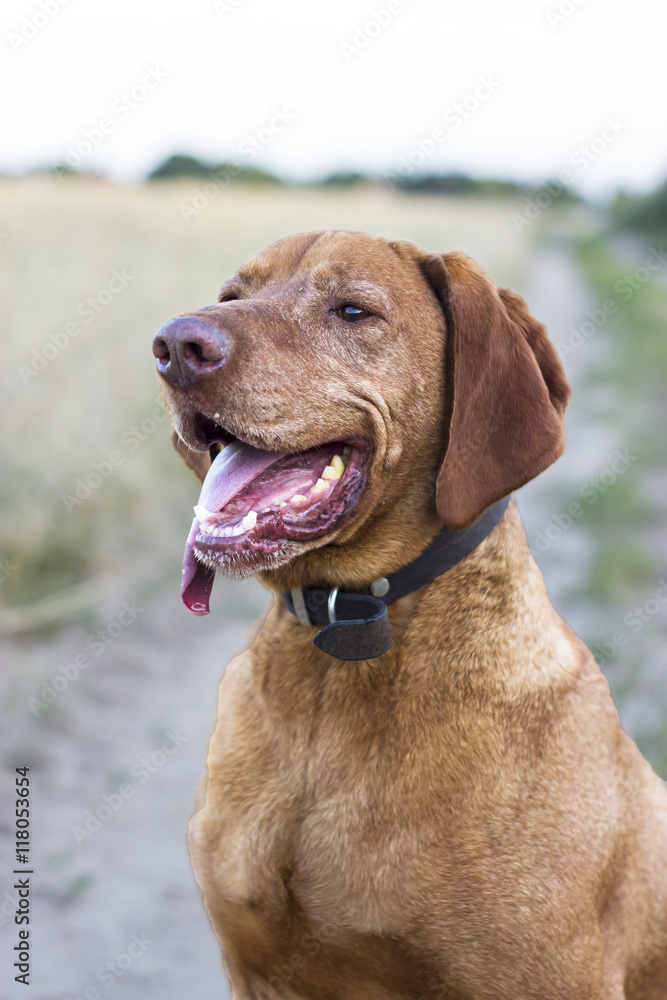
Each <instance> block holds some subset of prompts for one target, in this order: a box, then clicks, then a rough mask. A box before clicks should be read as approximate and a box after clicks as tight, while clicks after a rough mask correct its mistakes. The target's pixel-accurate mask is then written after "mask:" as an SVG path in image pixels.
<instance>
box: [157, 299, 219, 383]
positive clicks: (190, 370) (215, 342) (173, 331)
mask: <svg viewBox="0 0 667 1000" xmlns="http://www.w3.org/2000/svg"><path fill="white" fill-rule="evenodd" d="M231 349H232V341H231V339H230V338H229V337H228V336H227V335H226V334H224V333H223V332H222V331H221V330H219V329H218V328H217V327H214V326H210V325H209V324H208V323H205V322H204V321H203V320H202V319H199V318H198V317H196V316H182V317H180V318H177V319H172V320H170V321H169V322H168V323H165V325H164V326H163V327H162V329H161V330H158V332H157V333H156V335H155V339H154V340H153V354H154V355H155V357H156V358H157V370H158V372H159V374H160V375H161V376H162V378H164V379H166V380H167V382H171V383H172V384H173V385H179V386H181V388H183V389H186V388H187V387H188V386H190V385H193V384H194V383H195V382H197V381H198V380H199V379H200V378H202V377H203V376H204V375H208V374H210V373H211V372H214V371H216V370H217V369H218V368H222V366H223V365H224V364H225V362H226V361H227V358H228V357H229V354H230V352H231Z"/></svg>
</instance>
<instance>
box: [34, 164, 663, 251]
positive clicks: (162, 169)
mask: <svg viewBox="0 0 667 1000" xmlns="http://www.w3.org/2000/svg"><path fill="white" fill-rule="evenodd" d="M47 169H51V172H53V173H56V174H58V175H59V176H66V175H69V174H71V175H77V174H78V173H79V171H78V170H76V169H74V168H73V167H72V166H70V165H68V164H62V165H60V166H57V167H54V168H47ZM38 172H43V171H38ZM177 178H192V179H195V180H199V181H202V182H207V183H211V182H213V183H216V184H218V185H219V186H223V187H224V186H226V185H227V184H229V183H233V182H237V183H241V184H254V185H276V186H277V185H288V186H292V187H323V188H353V187H357V186H362V185H376V186H378V185H379V186H385V187H391V188H397V189H398V190H401V191H406V192H415V193H420V194H452V195H459V196H466V195H470V196H485V197H490V198H493V197H498V198H507V197H510V198H511V197H516V198H518V199H523V200H524V208H525V214H526V217H527V218H528V219H530V218H533V217H534V214H535V213H537V214H538V215H539V214H540V212H541V211H543V210H544V209H546V208H549V207H551V204H552V203H554V202H555V201H558V203H559V204H563V203H566V202H570V203H572V202H582V201H584V198H583V197H582V196H581V195H580V194H578V193H577V192H576V191H575V190H574V189H573V188H571V187H568V186H567V185H566V184H563V182H562V181H560V180H546V181H544V182H543V183H540V184H537V183H528V182H524V181H517V180H510V179H506V178H489V177H473V176H471V175H470V174H465V173H461V172H456V171H450V172H447V171H443V172H437V171H432V172H428V173H427V172H420V170H419V169H418V168H417V167H413V166H412V165H411V164H410V163H408V161H407V160H405V158H403V166H402V168H401V169H399V170H397V171H396V172H395V173H393V174H378V175H373V174H365V173H362V172H360V171H357V170H340V171H336V172H335V173H331V174H327V175H326V176H324V177H320V178H316V179H314V180H310V181H294V180H287V179H286V178H284V177H280V176H278V175H277V174H274V173H271V171H269V170H263V169H262V168H260V167H255V166H249V165H244V164H242V163H238V162H232V161H227V162H223V163H206V162H205V161H204V160H200V159H198V158H197V157H195V156H189V155H187V154H185V153H177V154H175V155H173V156H168V157H167V158H166V159H165V160H163V162H162V163H160V164H159V165H158V166H157V167H156V168H155V169H154V170H152V171H151V172H150V174H148V177H147V178H146V179H147V180H148V181H149V182H153V181H162V180H173V179H177ZM531 212H532V213H533V214H532V215H531ZM609 216H610V219H611V221H612V224H613V225H614V226H616V227H620V228H626V229H632V230H635V231H637V232H642V233H644V234H647V235H650V236H660V235H662V236H663V238H664V236H665V234H666V233H667V181H665V182H664V183H663V184H662V185H661V186H660V187H659V188H657V190H655V191H653V192H651V193H650V194H648V195H634V194H628V193H626V192H620V193H619V194H618V195H617V196H616V197H615V199H614V200H613V201H612V203H611V205H610V206H609Z"/></svg>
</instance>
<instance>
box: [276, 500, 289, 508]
mask: <svg viewBox="0 0 667 1000" xmlns="http://www.w3.org/2000/svg"><path fill="white" fill-rule="evenodd" d="M278 506H279V507H286V506H287V501H286V500H280V501H279V503H278Z"/></svg>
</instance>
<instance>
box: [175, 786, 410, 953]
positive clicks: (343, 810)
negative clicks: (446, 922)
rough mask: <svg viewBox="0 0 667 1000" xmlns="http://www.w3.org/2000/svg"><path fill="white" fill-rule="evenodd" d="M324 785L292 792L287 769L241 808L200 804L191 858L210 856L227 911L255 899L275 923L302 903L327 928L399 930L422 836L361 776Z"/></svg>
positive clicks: (212, 877) (213, 880)
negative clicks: (407, 829) (389, 811)
mask: <svg viewBox="0 0 667 1000" xmlns="http://www.w3.org/2000/svg"><path fill="white" fill-rule="evenodd" d="M324 784H325V786H326V787H325V788H324V789H323V790H321V791H320V793H319V794H317V795H315V794H314V789H313V788H307V789H305V790H303V791H302V792H301V793H296V792H295V790H294V786H293V775H292V776H290V774H289V773H285V774H282V775H279V776H275V777H274V778H273V779H271V780H268V781H267V782H266V784H265V785H263V786H262V785H257V784H255V786H254V790H253V797H252V801H251V802H249V803H248V804H247V805H246V807H245V808H244V809H242V810H239V811H238V812H236V811H235V810H234V809H232V808H228V809H222V810H221V809H220V808H219V807H217V806H215V807H214V808H213V809H211V810H209V809H205V810H203V811H202V813H201V814H199V816H198V817H197V818H196V819H195V820H194V821H193V825H192V835H191V846H192V851H193V856H194V860H195V866H196V867H200V865H199V864H198V858H201V859H202V861H203V858H204V854H206V855H207V858H206V861H205V862H204V864H203V865H202V867H204V868H205V869H206V875H205V879H206V881H208V882H209V883H210V888H211V890H212V891H213V892H214V893H215V895H216V898H217V899H218V900H220V901H226V903H227V904H228V905H229V907H230V911H231V910H234V909H236V908H237V907H239V906H240V907H244V908H245V907H249V908H250V909H252V910H254V911H256V912H259V911H263V912H265V913H266V916H267V919H270V920H274V919H275V920H278V921H280V919H282V918H283V917H284V916H286V915H287V912H288V911H289V912H290V913H293V912H295V911H297V912H299V913H301V914H303V916H304V918H305V922H306V923H307V924H308V925H309V926H310V925H311V923H313V922H314V923H315V924H326V925H327V926H328V927H329V929H330V933H332V930H331V928H332V927H333V926H339V927H340V929H341V930H348V931H354V932H358V933H364V934H368V933H371V934H392V933H395V932H396V930H397V928H398V927H399V926H400V925H401V924H402V922H403V921H404V918H405V907H406V905H407V902H408V896H409V891H408V890H409V885H410V879H411V876H412V875H413V874H414V873H413V869H414V860H415V856H416V851H417V849H418V844H417V843H416V842H415V839H414V838H412V839H410V838H409V837H408V836H407V833H404V832H403V831H402V828H401V825H400V824H398V823H396V822H395V818H394V820H393V821H392V818H391V817H388V816H387V815H386V804H385V803H383V802H381V801H379V800H378V797H377V789H371V788H370V787H369V782H368V781H367V780H365V779H364V778H360V777H359V776H357V783H356V786H349V785H343V786H338V787H332V786H330V785H329V784H328V783H327V782H324ZM335 784H336V785H338V783H337V782H336V783H335ZM397 871H400V872H401V878H400V879H397V878H396V873H397ZM205 891H206V889H205Z"/></svg>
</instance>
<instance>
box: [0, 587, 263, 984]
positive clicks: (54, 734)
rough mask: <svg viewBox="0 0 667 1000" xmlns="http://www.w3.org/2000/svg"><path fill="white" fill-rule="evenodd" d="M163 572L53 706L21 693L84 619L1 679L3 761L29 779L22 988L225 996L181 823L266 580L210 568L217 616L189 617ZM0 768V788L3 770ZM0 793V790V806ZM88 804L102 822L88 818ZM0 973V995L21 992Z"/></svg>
mask: <svg viewBox="0 0 667 1000" xmlns="http://www.w3.org/2000/svg"><path fill="white" fill-rule="evenodd" d="M177 584H178V577H177V576H175V577H174V580H173V581H171V585H170V586H169V587H165V589H164V590H163V591H162V592H161V593H160V594H158V595H155V596H154V597H152V598H150V599H148V600H143V601H141V600H139V601H137V602H136V607H135V609H134V610H135V613H136V612H137V611H140V615H139V617H138V618H137V619H136V620H135V621H134V622H132V623H131V624H130V625H128V626H127V628H126V629H125V631H124V632H123V633H122V634H121V635H119V636H118V638H117V639H115V641H113V643H112V645H110V646H109V647H108V648H107V649H106V650H105V651H104V652H103V653H100V654H99V655H95V654H93V658H92V662H91V665H90V666H89V667H87V668H85V670H83V671H82V672H81V673H80V675H79V677H78V678H77V679H76V680H74V681H72V682H71V684H70V685H69V686H68V687H67V688H66V689H65V690H63V691H62V692H61V693H60V695H59V697H58V699H57V701H56V702H55V703H54V704H53V707H52V708H50V709H47V710H42V709H40V708H37V711H38V717H37V718H34V717H33V714H32V712H31V711H30V710H28V709H27V707H26V699H27V698H29V697H30V696H31V695H32V694H33V693H37V694H39V692H40V690H41V683H42V680H43V679H44V678H50V679H53V677H54V676H55V675H56V674H57V673H58V671H57V670H55V671H54V669H53V664H54V663H56V664H58V665H61V664H72V663H73V660H74V657H75V656H76V655H77V654H79V653H80V652H81V651H82V650H85V649H86V642H87V639H88V638H89V637H90V635H91V634H93V633H92V632H90V633H89V632H86V631H85V630H82V629H67V630H66V631H64V632H61V633H60V635H58V636H57V638H54V639H53V640H52V642H51V644H50V645H49V646H48V647H43V646H41V645H37V644H35V643H32V642H31V643H29V644H26V645H24V646H23V648H22V649H21V650H20V656H21V660H22V662H21V674H20V676H19V677H15V679H14V681H13V683H12V684H11V685H8V689H6V690H4V691H3V696H4V698H6V699H7V700H8V701H9V702H10V704H11V705H13V707H14V708H15V711H14V712H12V713H11V716H10V717H11V718H13V720H14V725H13V726H12V728H11V731H10V733H9V734H8V735H9V739H8V740H7V742H8V752H7V753H6V757H5V762H6V764H9V765H10V766H11V765H12V764H13V765H14V766H21V765H25V764H27V765H28V766H29V767H30V768H31V776H32V798H33V809H34V812H33V829H34V835H35V836H34V848H33V851H32V862H33V866H34V871H35V874H34V876H33V880H34V881H33V884H34V896H33V906H34V911H33V916H34V924H33V927H34V930H33V943H34V953H35V960H34V965H33V969H34V975H33V978H32V987H31V991H30V997H31V998H32V1000H56V998H58V1000H61V998H62V1000H64V998H70V997H80V996H86V997H87V996H88V994H86V993H85V990H86V989H89V990H90V989H91V988H92V989H97V990H99V996H107V995H115V996H118V997H123V998H126V1000H134V998H139V997H141V998H143V1000H145V998H149V997H151V998H155V1000H158V998H159V1000H168V998H174V1000H176V998H181V997H183V996H185V995H187V996H189V997H191V998H192V1000H210V998H213V997H221V998H224V997H226V996H228V993H227V992H226V985H225V980H224V976H223V974H222V970H221V968H220V959H219V953H218V948H217V943H216V940H215V938H214V936H213V933H212V931H211V930H210V927H209V924H208V922H207V919H206V916H205V913H204V910H203V907H202V906H201V903H200V899H199V895H198V890H197V888H196V884H195V882H194V879H193V876H192V872H191V869H190V864H189V859H188V855H187V849H186V845H185V829H186V825H187V820H188V816H189V811H190V807H191V800H192V794H193V790H194V787H195V784H196V781H197V778H198V776H199V773H200V771H201V769H202V766H203V763H204V760H205V754H206V745H207V741H208V733H209V728H210V725H211V723H212V719H213V713H214V711H215V703H216V695H217V687H218V683H219V680H220V677H221V675H222V671H223V668H224V665H225V664H226V662H227V661H228V660H229V658H230V657H231V655H232V654H233V653H234V652H235V651H236V650H238V649H239V648H241V647H242V646H243V645H244V643H245V639H246V634H247V631H248V627H249V624H250V622H251V621H252V619H253V618H255V617H256V615H257V613H258V612H259V611H261V609H262V608H263V606H264V605H265V603H266V592H265V591H263V589H260V588H259V587H256V586H253V585H250V584H243V583H240V584H235V585H227V584H226V582H225V581H218V586H217V587H216V591H217V593H216V595H215V605H216V609H215V610H216V612H217V613H216V614H214V615H211V617H210V618H209V619H207V620H205V621H202V620H201V619H195V618H194V617H193V616H191V615H189V614H188V612H186V611H185V610H184V609H181V608H180V607H179V601H178V594H177ZM232 586H233V589H234V591H235V593H234V595H233V599H232V600H231V601H229V607H228V608H227V607H226V606H227V603H228V602H227V596H226V594H225V591H229V589H230V588H231V587H232ZM123 599H124V600H126V602H127V603H128V604H130V605H131V602H132V600H134V598H132V597H131V596H128V595H125V597H124V598H123ZM112 610H113V609H112ZM126 617H129V616H126ZM110 620H113V618H111V619H110ZM21 709H22V710H21ZM6 737H7V734H5V738H6ZM165 742H166V744H167V746H166V750H167V751H168V752H166V753H165V751H164V750H163V749H162V748H163V745H164V744H165ZM2 778H3V785H2V795H3V799H6V800H9V798H10V793H11V790H12V785H11V773H10V768H9V767H5V769H4V770H3V774H2ZM121 787H122V788H123V790H124V794H123V795H121V794H120V792H119V789H120V788H121ZM128 790H129V791H128ZM105 795H106V796H107V798H106V799H105ZM5 805H6V806H7V808H5ZM10 805H11V803H9V802H8V801H7V802H3V809H2V815H3V816H4V817H5V818H7V817H9V815H10V812H11V810H10V808H9V806H10ZM98 809H101V812H100V815H101V817H102V818H103V819H104V822H102V823H99V822H98V823H95V821H94V820H91V818H90V817H91V813H92V814H94V813H96V812H97V811H98ZM107 814H108V817H107ZM86 819H88V828H89V829H92V830H93V832H91V833H89V832H88V829H87V827H86ZM96 826H98V827H99V828H98V829H95V827H96ZM9 833H10V830H9V828H8V826H5V827H3V830H2V834H3V837H2V846H3V848H4V849H5V850H3V865H2V870H3V875H4V873H5V872H6V871H7V870H8V868H9V867H10V865H11V863H12V857H11V855H10V854H9V851H8V850H7V848H9V849H10V850H11V848H12V843H11V841H10V839H9ZM12 853H13V851H12ZM8 855H9V856H8ZM11 895H12V894H11V892H10V894H9V896H8V895H7V893H6V892H5V894H4V895H3V897H2V903H3V904H8V903H9V904H10V905H2V906H1V907H0V909H1V911H2V914H3V918H2V919H3V922H4V927H3V933H2V940H3V945H2V951H3V952H4V954H2V959H1V960H2V965H3V973H4V970H6V969H7V968H8V967H9V966H10V965H11V960H10V959H9V951H10V950H11V947H12V946H13V944H14V943H15V941H14V940H13V938H14V935H13V933H12V931H13V925H12V924H11V918H10V920H7V921H6V922H5V916H6V914H7V911H8V910H9V912H10V913H13V910H14V905H13V901H11V899H10V897H11ZM133 936H136V938H137V939H138V940H139V941H140V942H142V944H141V945H139V944H137V942H136V940H135V946H134V947H133V948H132V951H133V952H137V953H138V957H136V959H133V961H132V963H131V965H129V967H128V968H127V969H126V970H123V969H122V966H123V965H124V964H126V961H127V960H126V959H124V958H122V957H121V959H120V965H115V964H114V963H115V962H116V961H117V957H118V956H123V955H124V954H126V953H127V948H128V945H129V944H130V943H131V942H132V940H133ZM108 963H111V968H109V966H108ZM105 967H106V968H105ZM100 970H101V971H100ZM116 972H119V973H122V975H118V976H116ZM12 986H13V988H11V989H10V992H9V993H5V992H1V995H2V996H12V997H13V996H17V997H18V996H24V995H26V991H25V988H24V987H23V986H20V985H18V984H12ZM3 989H4V987H3ZM111 991H113V994H111ZM97 996H98V994H96V993H94V992H93V993H92V994H91V997H92V998H96V997H97Z"/></svg>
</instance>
